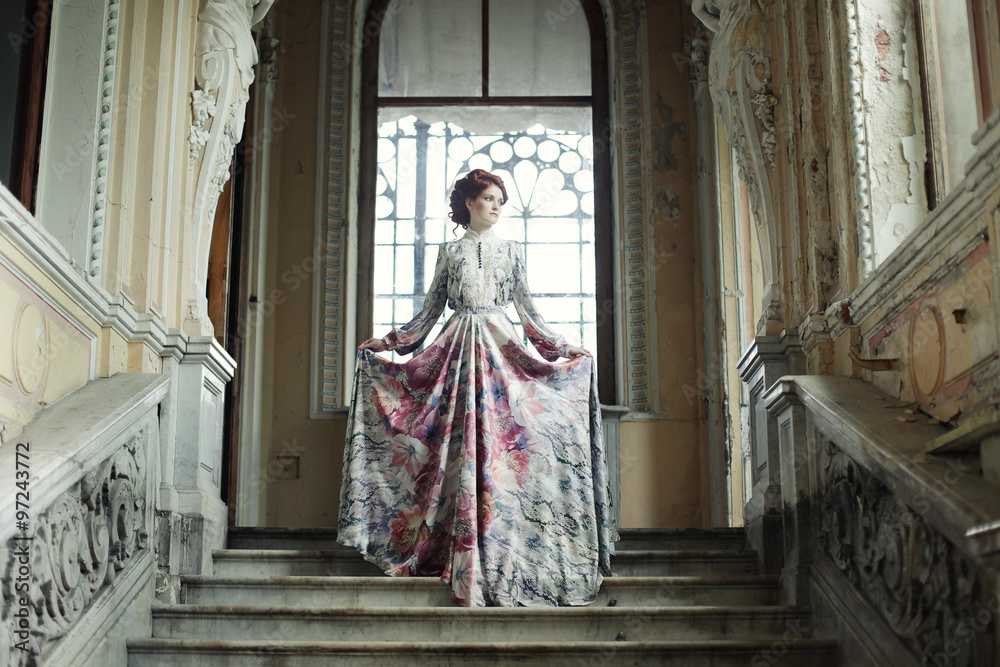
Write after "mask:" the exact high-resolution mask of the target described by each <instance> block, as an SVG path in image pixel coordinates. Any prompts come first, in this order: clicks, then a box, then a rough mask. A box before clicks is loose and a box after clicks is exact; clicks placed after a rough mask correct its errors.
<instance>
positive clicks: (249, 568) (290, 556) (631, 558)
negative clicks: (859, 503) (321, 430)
mask: <svg viewBox="0 0 1000 667" xmlns="http://www.w3.org/2000/svg"><path fill="white" fill-rule="evenodd" d="M212 567H213V573H214V574H215V575H218V576H225V577H271V576H297V577H302V576H320V577H329V576H335V577H357V576H377V575H381V574H382V571H381V570H379V568H377V567H376V566H375V565H372V564H371V563H369V562H368V561H365V560H364V559H362V557H361V556H360V555H359V554H358V553H357V552H356V551H346V550H335V551H333V550H331V551H299V550H276V549H275V550H270V549H218V550H216V551H213V552H212ZM611 569H612V571H613V572H614V573H615V574H616V575H618V576H622V577H668V576H713V575H741V574H757V555H756V553H755V552H754V551H752V550H730V551H722V550H709V551H703V550H691V551H640V550H634V551H620V552H618V554H617V555H616V556H615V560H614V563H613V564H612V568H611Z"/></svg>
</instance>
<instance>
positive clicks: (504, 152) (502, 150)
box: [490, 141, 514, 164]
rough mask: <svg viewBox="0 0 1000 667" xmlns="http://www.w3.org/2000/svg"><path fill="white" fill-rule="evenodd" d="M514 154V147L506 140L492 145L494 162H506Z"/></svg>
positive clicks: (491, 151) (491, 152)
mask: <svg viewBox="0 0 1000 667" xmlns="http://www.w3.org/2000/svg"><path fill="white" fill-rule="evenodd" d="M512 155H514V149H513V148H511V147H510V144H508V143H507V142H506V141H497V142H494V144H493V145H492V146H490V157H491V158H493V161H494V162H498V163H501V164H502V163H504V162H506V161H507V160H509V159H510V158H511V156H512Z"/></svg>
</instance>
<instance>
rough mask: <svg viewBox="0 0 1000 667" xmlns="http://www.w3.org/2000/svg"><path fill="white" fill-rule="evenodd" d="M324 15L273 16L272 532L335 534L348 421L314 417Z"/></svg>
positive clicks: (268, 421) (283, 10)
mask: <svg viewBox="0 0 1000 667" xmlns="http://www.w3.org/2000/svg"><path fill="white" fill-rule="evenodd" d="M320 10H321V7H320V4H319V3H316V2H304V1H295V0H290V1H289V0H283V1H282V2H280V3H276V4H275V6H274V8H273V9H272V10H271V11H272V12H273V13H274V21H275V27H276V33H277V36H278V39H280V40H281V42H282V48H283V52H282V53H281V55H280V57H279V59H278V63H279V65H278V67H279V69H278V88H277V90H276V95H275V103H274V112H275V114H276V119H277V120H278V122H275V123H271V127H273V128H274V132H275V142H274V150H275V156H276V161H275V162H274V163H273V165H274V166H273V169H274V170H275V172H276V175H275V178H276V183H277V186H278V187H277V190H276V191H272V192H271V193H270V196H271V204H272V209H271V210H272V215H271V217H270V220H269V222H268V224H269V228H268V231H269V234H270V240H271V242H270V253H269V256H268V282H269V285H268V289H267V295H268V298H271V299H272V300H273V303H274V309H273V311H272V314H271V316H270V317H269V321H268V322H266V323H265V325H266V328H267V331H268V341H269V344H267V345H266V350H267V351H266V352H265V364H266V365H267V366H268V367H269V371H268V378H267V380H266V387H267V391H269V395H270V405H269V406H268V410H267V411H266V413H265V423H264V429H263V437H264V438H265V439H264V441H263V442H262V446H261V450H262V456H261V467H262V470H261V479H263V480H264V481H265V485H266V486H267V490H266V498H267V501H266V508H267V513H266V525H272V526H300V527H314V526H335V525H336V522H337V511H338V501H339V497H340V470H341V464H342V461H343V455H344V427H345V421H344V420H343V419H335V420H331V419H310V418H309V375H310V354H311V350H310V336H311V333H310V330H311V326H312V298H313V294H312V275H311V273H310V269H312V270H314V269H315V267H314V266H313V265H312V257H313V252H314V248H313V242H314V235H315V231H316V227H315V225H316V197H317V192H316V187H317V173H316V151H317V125H318V123H317V107H318V97H317V95H318V89H319V88H320V85H319V76H320V60H321V57H323V56H321V54H320V29H321V23H322V21H321V11H320ZM324 56H325V54H324ZM279 114H280V116H279ZM302 276H306V278H305V279H303V277H302ZM289 456H298V457H299V478H298V479H286V478H284V476H283V475H281V474H280V470H281V469H282V467H281V465H280V461H279V458H285V457H289Z"/></svg>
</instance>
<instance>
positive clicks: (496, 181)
mask: <svg viewBox="0 0 1000 667" xmlns="http://www.w3.org/2000/svg"><path fill="white" fill-rule="evenodd" d="M491 185H495V186H497V187H498V188H500V192H502V193H503V201H502V202H500V203H501V204H506V203H507V189H506V188H505V187H504V186H503V180H501V178H500V177H499V176H497V175H495V174H491V173H490V172H488V171H486V170H485V169H473V170H472V171H470V172H469V173H468V174H466V175H465V176H463V177H462V178H460V179H458V180H457V181H455V188H454V189H453V190H452V191H451V215H450V217H451V219H452V220H453V221H454V222H455V224H456V225H460V226H462V227H466V228H468V226H469V221H470V218H469V209H467V208H466V207H465V202H466V200H467V199H475V198H476V197H478V196H479V195H481V194H482V193H483V190H485V189H486V188H488V187H490V186H491Z"/></svg>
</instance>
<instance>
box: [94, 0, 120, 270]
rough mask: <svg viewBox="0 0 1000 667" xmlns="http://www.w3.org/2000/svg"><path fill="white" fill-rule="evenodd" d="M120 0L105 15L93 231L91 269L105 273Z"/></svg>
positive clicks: (113, 0) (109, 2)
mask: <svg viewBox="0 0 1000 667" xmlns="http://www.w3.org/2000/svg"><path fill="white" fill-rule="evenodd" d="M120 5H121V2H120V0H108V4H107V8H106V10H105V18H104V67H103V70H102V72H101V100H100V110H99V113H100V115H99V117H98V126H97V164H96V166H95V170H94V202H93V220H92V221H91V231H90V253H89V255H88V260H89V263H90V267H89V269H88V271H87V272H88V273H89V274H90V275H91V276H97V275H99V274H100V273H101V250H102V248H103V246H104V243H103V238H104V215H105V210H104V207H105V205H106V204H107V196H108V166H109V164H110V157H111V122H112V120H113V111H114V99H115V68H116V66H117V63H118V16H119V13H120V9H121V7H120Z"/></svg>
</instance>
